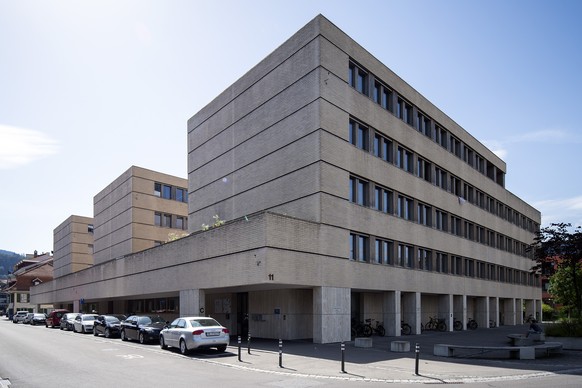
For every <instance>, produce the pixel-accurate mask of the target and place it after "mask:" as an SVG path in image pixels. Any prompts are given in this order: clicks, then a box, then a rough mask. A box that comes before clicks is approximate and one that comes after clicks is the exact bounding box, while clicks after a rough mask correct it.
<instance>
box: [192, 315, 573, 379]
mask: <svg viewBox="0 0 582 388" xmlns="http://www.w3.org/2000/svg"><path fill="white" fill-rule="evenodd" d="M527 328H528V326H526V325H521V326H504V327H500V328H492V329H477V330H475V331H463V332H445V333H440V332H425V333H423V334H422V335H411V336H403V337H378V336H373V337H371V338H372V339H373V347H372V348H356V347H355V346H354V342H353V341H352V342H348V343H346V344H345V349H346V350H345V353H344V357H345V363H344V371H345V372H346V373H342V369H341V368H342V364H341V357H342V352H341V347H340V344H325V345H321V344H313V343H311V342H308V341H284V342H283V351H282V357H281V362H282V366H283V367H280V366H279V346H278V341H277V340H264V339H252V340H251V354H248V351H247V342H246V339H245V340H243V341H242V344H241V361H239V360H238V346H237V343H236V340H234V341H232V342H231V346H230V347H229V348H228V351H227V353H225V354H224V355H220V356H217V355H216V353H211V352H208V353H194V354H192V356H193V357H194V358H197V359H200V360H203V361H204V362H209V363H217V364H221V365H227V366H230V367H233V368H240V369H247V370H253V371H261V372H263V373H275V374H289V375H295V376H304V377H311V378H313V377H316V378H325V379H330V378H331V379H341V380H358V381H380V382H394V383H427V382H446V383H459V382H479V381H495V380H504V381H507V380H512V379H516V380H517V379H520V380H522V379H525V378H536V377H541V376H548V375H551V374H554V373H563V374H564V373H566V374H567V373H574V372H576V373H577V374H580V373H581V372H582V352H576V351H566V350H564V351H563V353H562V354H557V355H553V356H550V357H545V358H539V359H536V360H513V359H494V358H487V359H477V358H469V359H466V358H446V357H437V356H433V355H432V353H433V346H434V344H438V343H441V344H458V345H460V344H464V345H483V346H508V343H507V337H506V336H507V334H513V333H525V332H526V331H527ZM394 340H399V341H400V340H402V341H409V342H410V348H411V351H410V352H407V353H396V352H391V351H390V342H391V341H394ZM416 343H418V344H419V346H420V352H419V363H418V375H416V374H415V366H416V360H415V344H416Z"/></svg>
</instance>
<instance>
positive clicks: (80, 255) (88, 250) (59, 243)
mask: <svg viewBox="0 0 582 388" xmlns="http://www.w3.org/2000/svg"><path fill="white" fill-rule="evenodd" d="M53 242H54V243H53V251H54V254H53V268H54V277H55V278H58V277H61V276H64V275H68V274H71V273H73V272H77V271H80V270H83V269H86V268H89V267H91V266H92V265H93V218H91V217H83V216H75V215H72V216H70V217H69V218H67V219H66V220H65V221H63V222H62V223H61V224H60V225H59V226H58V227H56V228H55V230H54V231H53Z"/></svg>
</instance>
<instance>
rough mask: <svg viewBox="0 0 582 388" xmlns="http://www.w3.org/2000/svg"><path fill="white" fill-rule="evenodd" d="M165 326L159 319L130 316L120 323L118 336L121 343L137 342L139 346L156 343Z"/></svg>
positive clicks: (164, 322)
mask: <svg viewBox="0 0 582 388" xmlns="http://www.w3.org/2000/svg"><path fill="white" fill-rule="evenodd" d="M165 325H166V321H164V320H163V319H162V318H161V317H153V316H146V315H132V316H130V317H129V318H127V319H126V320H125V321H123V322H121V332H120V336H121V339H122V340H123V341H127V340H138V341H139V343H140V344H144V343H146V342H152V341H155V342H157V341H159V339H160V331H162V328H163V327H164V326H165Z"/></svg>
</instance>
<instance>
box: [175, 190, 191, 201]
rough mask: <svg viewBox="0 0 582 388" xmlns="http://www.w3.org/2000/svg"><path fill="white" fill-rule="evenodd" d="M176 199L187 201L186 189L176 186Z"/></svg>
mask: <svg viewBox="0 0 582 388" xmlns="http://www.w3.org/2000/svg"><path fill="white" fill-rule="evenodd" d="M176 201H178V202H188V194H187V191H186V189H180V188H176Z"/></svg>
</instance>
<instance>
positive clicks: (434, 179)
mask: <svg viewBox="0 0 582 388" xmlns="http://www.w3.org/2000/svg"><path fill="white" fill-rule="evenodd" d="M348 131H349V136H348V140H349V142H350V143H351V144H353V145H354V146H356V147H357V148H360V149H362V150H364V151H367V152H370V153H372V154H373V155H374V156H376V157H378V158H380V159H382V160H384V161H385V162H387V163H390V164H394V165H395V166H396V167H398V168H401V169H403V170H404V171H407V172H409V173H411V174H414V175H416V176H417V177H419V178H421V179H424V180H425V181H426V182H428V183H430V184H433V185H435V186H438V187H440V188H441V189H443V190H445V191H448V192H450V193H451V194H453V195H455V196H457V197H459V198H462V199H463V200H464V201H468V202H469V203H471V204H473V205H475V206H479V207H480V208H482V209H484V210H487V211H488V212H490V213H492V214H495V215H497V216H499V217H501V218H502V219H504V220H506V221H508V222H511V223H513V224H515V225H516V226H519V227H521V228H522V229H525V230H528V231H530V232H532V233H533V232H536V231H537V229H538V228H539V225H538V224H537V223H535V222H534V221H532V220H531V219H530V218H528V217H526V216H525V215H523V214H521V213H519V212H518V211H517V210H514V209H512V208H511V207H509V206H507V205H505V204H503V203H502V202H500V201H497V200H495V199H494V198H493V197H491V196H489V195H487V194H485V193H484V192H482V191H481V190H478V189H477V188H475V187H473V186H472V185H470V184H468V183H467V182H464V181H463V180H461V179H460V178H458V177H456V176H455V175H453V174H451V173H450V172H448V171H447V170H445V169H443V168H442V167H440V166H438V165H436V164H434V163H432V162H431V161H429V160H427V159H425V158H422V157H420V156H417V155H416V154H414V153H413V152H412V151H410V150H408V149H406V148H405V147H403V146H402V145H400V144H397V143H395V142H394V141H392V139H390V138H388V137H386V136H384V135H382V134H381V133H379V132H377V131H376V130H375V129H374V128H372V127H369V126H367V125H366V124H364V123H362V122H361V121H359V120H357V119H355V118H350V120H349V128H348ZM370 139H373V140H371V141H370ZM394 152H395V154H394Z"/></svg>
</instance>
